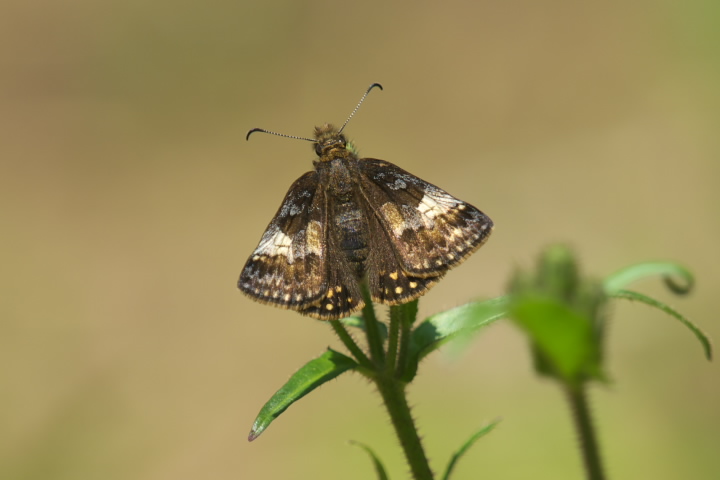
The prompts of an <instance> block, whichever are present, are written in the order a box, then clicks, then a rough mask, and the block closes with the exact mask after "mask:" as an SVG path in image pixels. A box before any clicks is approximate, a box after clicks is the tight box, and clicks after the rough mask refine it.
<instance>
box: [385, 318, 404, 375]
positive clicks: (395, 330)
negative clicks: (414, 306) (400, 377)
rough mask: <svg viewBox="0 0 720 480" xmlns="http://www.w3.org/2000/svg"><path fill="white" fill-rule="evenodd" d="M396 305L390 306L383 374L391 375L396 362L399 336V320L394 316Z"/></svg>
mask: <svg viewBox="0 0 720 480" xmlns="http://www.w3.org/2000/svg"><path fill="white" fill-rule="evenodd" d="M395 310H396V307H390V329H389V332H388V347H387V356H386V357H385V374H386V375H388V376H392V375H393V374H394V372H395V365H397V362H398V356H397V354H398V340H399V336H400V321H399V320H398V319H397V318H396V314H395Z"/></svg>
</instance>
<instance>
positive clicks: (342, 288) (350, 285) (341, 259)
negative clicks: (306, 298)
mask: <svg viewBox="0 0 720 480" xmlns="http://www.w3.org/2000/svg"><path fill="white" fill-rule="evenodd" d="M326 254H327V289H326V290H325V292H324V294H323V295H322V297H321V298H320V299H319V300H318V301H317V302H315V303H314V304H313V305H309V306H307V307H306V308H304V309H303V310H302V313H303V314H305V315H309V316H311V317H314V318H318V319H320V320H337V319H338V318H344V317H347V316H349V315H351V314H352V313H353V312H356V311H357V310H359V309H361V308H362V307H363V305H365V302H364V301H363V298H362V293H361V292H360V284H359V281H358V279H357V278H356V277H355V275H354V274H353V269H352V268H351V267H350V265H349V264H348V261H347V259H346V258H345V256H344V255H343V253H342V251H341V250H340V249H339V248H337V246H336V245H335V241H334V239H333V238H332V236H331V235H328V248H327V251H326Z"/></svg>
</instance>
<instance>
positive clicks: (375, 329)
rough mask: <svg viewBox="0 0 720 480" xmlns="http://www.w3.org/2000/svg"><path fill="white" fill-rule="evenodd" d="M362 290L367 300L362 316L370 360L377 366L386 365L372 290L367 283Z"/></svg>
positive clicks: (364, 298) (362, 286)
mask: <svg viewBox="0 0 720 480" xmlns="http://www.w3.org/2000/svg"><path fill="white" fill-rule="evenodd" d="M361 289H362V294H363V300H365V306H364V307H363V310H362V312H363V313H362V314H363V319H364V320H365V335H366V336H367V342H368V349H369V350H370V358H372V360H373V362H374V363H375V365H377V366H382V365H384V364H385V350H384V349H383V341H382V337H381V336H380V326H379V325H378V320H377V317H376V316H375V308H374V307H373V303H372V298H371V297H370V290H369V289H368V287H367V285H366V284H365V282H363V284H362V285H361Z"/></svg>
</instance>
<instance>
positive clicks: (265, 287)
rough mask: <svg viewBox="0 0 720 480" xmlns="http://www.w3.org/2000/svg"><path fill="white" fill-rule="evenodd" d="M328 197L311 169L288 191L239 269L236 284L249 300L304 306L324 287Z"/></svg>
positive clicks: (322, 292)
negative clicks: (238, 277) (252, 250)
mask: <svg viewBox="0 0 720 480" xmlns="http://www.w3.org/2000/svg"><path fill="white" fill-rule="evenodd" d="M326 203H327V199H326V194H325V191H324V189H323V188H322V186H321V185H319V183H318V175H317V173H316V172H308V173H306V174H305V175H303V176H302V177H300V178H299V179H298V180H297V181H296V182H295V183H294V184H293V185H292V186H291V187H290V190H288V193H287V195H285V199H284V200H283V202H282V204H281V205H280V209H279V210H278V211H277V213H276V214H275V217H273V219H272V221H271V222H270V224H269V225H268V227H267V229H266V230H265V233H264V234H263V236H262V238H261V239H260V243H259V244H258V246H257V248H256V249H255V251H254V252H253V253H252V255H250V258H249V259H248V261H247V263H246V264H245V267H244V268H243V270H242V273H241V274H240V280H239V281H238V287H239V288H240V290H242V291H243V292H245V293H246V294H248V295H249V296H251V297H253V298H254V299H256V300H258V301H260V302H264V303H271V304H275V305H278V306H280V307H284V308H290V309H293V310H300V311H302V310H305V309H307V308H308V307H310V306H312V305H314V304H316V303H317V302H318V301H320V300H321V299H322V298H323V297H324V295H325V293H326V292H327V289H328V287H327V284H328V278H327V273H326V272H327V261H328V256H327V251H326V250H327V242H326V238H327V225H328V222H327V219H326V218H325V216H326V214H327V205H326Z"/></svg>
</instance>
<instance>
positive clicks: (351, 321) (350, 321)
mask: <svg viewBox="0 0 720 480" xmlns="http://www.w3.org/2000/svg"><path fill="white" fill-rule="evenodd" d="M340 323H342V324H343V325H345V326H346V327H353V328H359V329H360V330H362V331H363V332H364V331H365V319H364V318H363V317H362V316H361V315H357V316H352V317H345V318H342V319H340ZM378 327H379V329H380V338H381V339H382V340H383V341H385V340H387V336H388V329H387V325H385V324H384V323H382V322H378Z"/></svg>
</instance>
